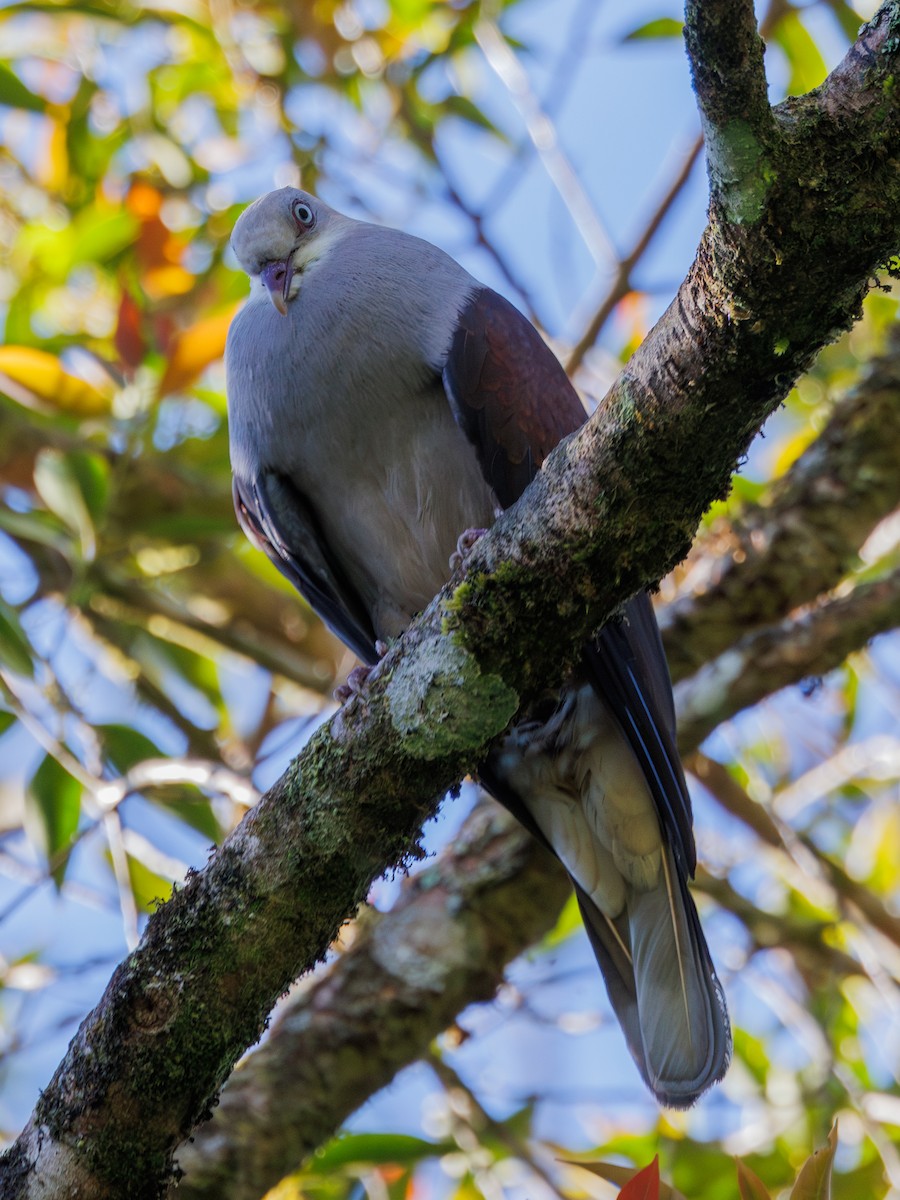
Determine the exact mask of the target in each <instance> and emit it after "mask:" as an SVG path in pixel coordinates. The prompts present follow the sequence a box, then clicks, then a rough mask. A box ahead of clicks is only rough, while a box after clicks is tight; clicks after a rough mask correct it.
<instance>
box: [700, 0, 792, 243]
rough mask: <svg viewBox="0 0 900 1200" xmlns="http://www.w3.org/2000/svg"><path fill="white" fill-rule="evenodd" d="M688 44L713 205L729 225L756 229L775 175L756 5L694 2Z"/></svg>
mask: <svg viewBox="0 0 900 1200" xmlns="http://www.w3.org/2000/svg"><path fill="white" fill-rule="evenodd" d="M684 36H685V42H686V44H687V51H688V57H689V58H690V61H691V70H692V73H693V78H694V90H695V92H696V93H697V103H698V106H699V109H700V119H701V122H702V125H703V135H704V139H705V141H706V163H707V169H708V171H709V181H710V191H711V199H712V202H713V205H719V204H721V206H722V207H723V209H724V211H725V213H726V215H727V217H728V219H729V220H732V221H738V222H742V221H755V220H756V219H757V218H758V217H759V215H760V212H761V210H762V204H763V202H764V196H765V191H766V188H767V179H766V176H767V174H768V172H770V171H771V170H772V169H773V163H772V161H771V158H770V150H771V149H772V144H773V142H774V140H775V122H774V120H773V118H772V112H771V109H770V108H769V101H768V96H767V94H766V93H767V85H766V73H765V69H764V67H763V52H764V43H763V40H762V38H761V37H760V36H759V33H758V32H757V28H756V15H755V13H754V11H753V0H688V2H687V4H686V5H685V28H684Z"/></svg>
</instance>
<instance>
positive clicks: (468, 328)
mask: <svg viewBox="0 0 900 1200" xmlns="http://www.w3.org/2000/svg"><path fill="white" fill-rule="evenodd" d="M443 377H444V388H445V390H446V392H447V396H448V398H449V401H450V404H451V406H452V408H453V412H454V415H455V416H456V420H457V421H458V423H459V425H460V427H461V428H462V430H463V431H464V433H465V434H466V436H467V437H468V439H469V441H470V442H472V444H473V446H474V447H475V451H476V453H477V455H478V458H479V461H480V463H481V467H482V470H483V472H484V476H485V478H486V479H487V481H488V482H489V483H490V485H491V487H492V488H493V490H494V493H495V494H496V496H497V499H498V500H499V501H500V503H501V504H502V505H503V507H504V508H508V507H509V506H510V505H512V504H514V503H515V502H516V500H518V498H519V496H520V495H521V494H522V492H523V491H524V490H525V488H526V487H527V486H528V484H529V483H530V482H531V480H532V479H533V478H534V475H535V472H536V471H537V470H538V469H539V468H540V466H541V464H542V463H543V461H544V459H545V458H546V457H547V455H548V454H549V453H550V451H551V450H553V448H554V447H555V446H556V445H557V444H558V443H559V442H560V441H561V440H562V439H563V438H564V437H565V436H566V435H567V434H569V433H572V432H574V430H576V429H577V428H578V427H579V426H580V425H581V424H583V422H584V420H585V412H584V409H583V407H582V405H581V401H580V400H579V399H578V395H577V393H576V391H575V389H574V388H573V387H572V384H571V383H570V382H569V379H568V377H567V375H566V373H565V371H563V369H562V367H561V366H560V364H559V362H558V360H557V359H556V357H555V356H554V354H553V353H552V352H551V350H550V349H549V348H548V346H547V345H546V343H545V342H544V341H543V339H542V338H541V336H540V335H539V334H538V332H537V330H536V329H534V327H533V326H532V325H531V324H530V322H529V321H527V320H526V319H525V318H524V317H523V316H522V314H521V313H520V312H519V311H518V310H517V309H516V308H514V307H513V305H511V304H510V303H509V302H508V301H506V300H504V299H503V298H502V296H498V295H497V294H496V293H495V292H492V291H491V290H490V288H482V289H480V290H479V291H477V292H475V294H474V295H473V296H472V297H471V299H470V300H469V302H468V303H467V304H466V306H465V307H464V308H463V309H462V311H461V312H460V314H459V319H458V324H457V328H456V331H455V333H454V335H453V339H452V341H451V343H450V349H449V352H448V355H447V361H446V364H445V365H444V371H443ZM584 664H585V668H586V670H587V674H588V676H589V678H590V680H591V683H592V685H593V687H594V688H595V690H596V691H597V692H598V694H599V695H600V696H601V698H602V699H603V700H604V701H605V703H606V705H607V707H608V708H609V710H610V712H611V713H612V715H613V716H614V717H615V719H616V721H617V722H618V724H619V726H620V728H621V729H622V731H623V733H624V734H625V736H626V738H627V739H628V743H629V745H630V746H631V748H632V750H633V751H634V753H635V755H636V756H637V759H638V761H639V763H640V764H641V768H642V770H643V771H644V774H645V775H646V777H647V781H648V783H649V785H650V788H651V791H652V793H653V799H654V801H655V803H656V807H657V810H658V812H659V817H660V821H661V822H662V825H663V828H664V829H665V831H666V834H667V836H668V838H669V841H670V842H671V844H672V848H673V851H674V853H675V856H676V861H677V862H678V864H679V866H681V867H682V868H683V869H684V870H686V871H687V872H689V873H691V874H693V871H694V866H695V862H696V854H695V849H694V838H693V833H692V831H691V821H692V816H691V803H690V798H689V796H688V791H687V786H686V784H685V781H684V773H683V771H682V768H681V761H680V759H679V757H678V750H677V747H676V744H675V713H674V709H673V705H672V689H671V684H670V683H669V671H668V667H667V665H666V659H665V654H664V653H663V648H662V642H661V641H660V637H659V631H658V629H657V626H656V618H655V617H654V615H653V607H652V605H651V603H650V600H649V597H648V596H647V595H646V594H643V595H639V596H635V597H634V599H633V600H631V601H630V602H629V604H628V605H627V606H626V608H625V612H624V616H623V618H622V620H620V621H611V622H610V623H609V624H607V625H606V626H605V627H604V628H603V629H602V630H601V632H600V634H599V635H598V637H597V638H596V639H594V640H593V641H592V642H591V644H590V645H589V646H587V647H586V649H585V656H584ZM488 786H490V785H489V784H488ZM517 811H518V810H517Z"/></svg>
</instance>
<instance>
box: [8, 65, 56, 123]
mask: <svg viewBox="0 0 900 1200" xmlns="http://www.w3.org/2000/svg"><path fill="white" fill-rule="evenodd" d="M0 104H7V105H9V107H10V108H25V109H28V111H29V112H44V110H45V109H46V107H47V102H46V100H44V99H43V97H42V96H36V95H35V94H34V92H32V91H30V90H29V89H28V88H27V87H26V86H25V84H24V83H23V82H22V81H21V79H19V77H18V76H17V75H14V74H13V73H12V71H11V70H10V69H9V67H8V66H7V65H6V64H5V63H0Z"/></svg>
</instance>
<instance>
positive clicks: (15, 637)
mask: <svg viewBox="0 0 900 1200" xmlns="http://www.w3.org/2000/svg"><path fill="white" fill-rule="evenodd" d="M0 663H3V664H4V666H7V667H9V669H10V670H11V671H15V673H16V674H17V675H27V676H28V677H29V678H31V676H32V675H34V663H33V662H32V660H31V644H30V643H29V641H28V638H27V637H26V636H25V631H24V630H23V628H22V626H21V625H20V623H19V616H18V613H17V612H16V610H15V609H14V608H11V607H10V605H8V604H7V603H6V601H5V600H4V599H3V597H2V596H0Z"/></svg>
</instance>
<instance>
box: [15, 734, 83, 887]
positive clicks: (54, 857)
mask: <svg viewBox="0 0 900 1200" xmlns="http://www.w3.org/2000/svg"><path fill="white" fill-rule="evenodd" d="M80 814H81V784H80V783H79V782H78V780H77V779H75V778H74V777H73V776H72V775H70V774H69V772H68V771H67V770H66V769H65V767H61V766H60V764H59V763H58V762H57V761H56V759H55V758H51V757H50V755H49V754H48V755H47V756H46V757H45V758H44V760H43V761H42V762H41V764H40V766H39V767H38V769H37V770H36V771H35V773H34V775H33V776H32V778H31V783H30V784H29V785H28V788H27V790H26V793H25V824H26V828H27V829H28V834H29V837H30V838H31V841H32V842H33V843H34V844H35V845H36V846H37V848H38V849H39V850H40V851H41V852H42V853H43V855H44V856H45V858H46V859H47V862H48V863H49V864H50V866H51V874H52V875H53V879H54V882H55V883H56V886H57V887H58V888H59V887H61V886H62V881H63V877H64V875H65V872H66V866H67V865H68V856H67V853H66V852H67V851H68V849H69V847H70V846H71V844H72V838H73V837H74V835H75V832H76V830H77V829H78V818H79V816H80Z"/></svg>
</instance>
